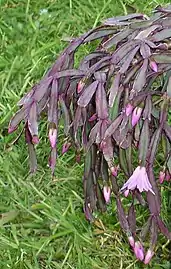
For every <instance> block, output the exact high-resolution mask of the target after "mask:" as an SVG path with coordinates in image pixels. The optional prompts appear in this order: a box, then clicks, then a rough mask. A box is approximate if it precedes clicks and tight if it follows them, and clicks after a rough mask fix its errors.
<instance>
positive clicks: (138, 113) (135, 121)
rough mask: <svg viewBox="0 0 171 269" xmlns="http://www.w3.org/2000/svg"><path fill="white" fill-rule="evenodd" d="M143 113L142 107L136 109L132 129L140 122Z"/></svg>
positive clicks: (133, 114)
mask: <svg viewBox="0 0 171 269" xmlns="http://www.w3.org/2000/svg"><path fill="white" fill-rule="evenodd" d="M141 113H142V108H141V107H136V108H135V109H134V111H133V113H132V127H134V126H135V125H136V124H137V123H138V121H139V119H140V117H141Z"/></svg>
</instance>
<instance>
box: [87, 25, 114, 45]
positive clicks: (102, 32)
mask: <svg viewBox="0 0 171 269" xmlns="http://www.w3.org/2000/svg"><path fill="white" fill-rule="evenodd" d="M114 33H116V29H110V28H109V29H99V30H97V31H96V32H94V33H92V34H91V35H89V36H88V37H87V38H86V39H84V42H83V43H87V42H90V41H93V40H95V39H99V38H102V37H105V36H108V35H111V34H114Z"/></svg>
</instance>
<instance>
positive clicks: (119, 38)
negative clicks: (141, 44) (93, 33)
mask: <svg viewBox="0 0 171 269" xmlns="http://www.w3.org/2000/svg"><path fill="white" fill-rule="evenodd" d="M131 33H132V30H131V29H127V30H124V31H121V32H119V33H117V34H115V35H114V36H112V37H111V38H109V39H108V40H107V41H106V42H104V43H103V48H105V49H109V48H111V47H112V46H114V45H117V44H118V43H119V42H120V41H122V40H123V39H125V38H127V36H128V35H130V34H131Z"/></svg>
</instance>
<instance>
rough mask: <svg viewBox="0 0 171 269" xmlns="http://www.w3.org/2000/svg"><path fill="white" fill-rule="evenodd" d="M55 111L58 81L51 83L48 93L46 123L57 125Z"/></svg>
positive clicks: (56, 107)
mask: <svg viewBox="0 0 171 269" xmlns="http://www.w3.org/2000/svg"><path fill="white" fill-rule="evenodd" d="M57 109H58V81H57V80H56V79H54V80H53V81H52V88H51V93H50V100H49V107H48V121H49V122H53V123H55V124H57Z"/></svg>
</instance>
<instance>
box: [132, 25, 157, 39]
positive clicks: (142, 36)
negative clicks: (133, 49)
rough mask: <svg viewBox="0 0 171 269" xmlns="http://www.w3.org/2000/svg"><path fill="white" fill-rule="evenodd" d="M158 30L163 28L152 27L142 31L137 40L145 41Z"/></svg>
mask: <svg viewBox="0 0 171 269" xmlns="http://www.w3.org/2000/svg"><path fill="white" fill-rule="evenodd" d="M157 28H161V26H160V25H152V26H150V27H148V28H147V29H145V30H143V31H141V32H140V33H139V34H138V35H137V36H136V37H135V39H140V40H145V39H146V38H147V37H148V36H149V35H150V34H151V33H152V32H154V31H155V30H156V29H157Z"/></svg>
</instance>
